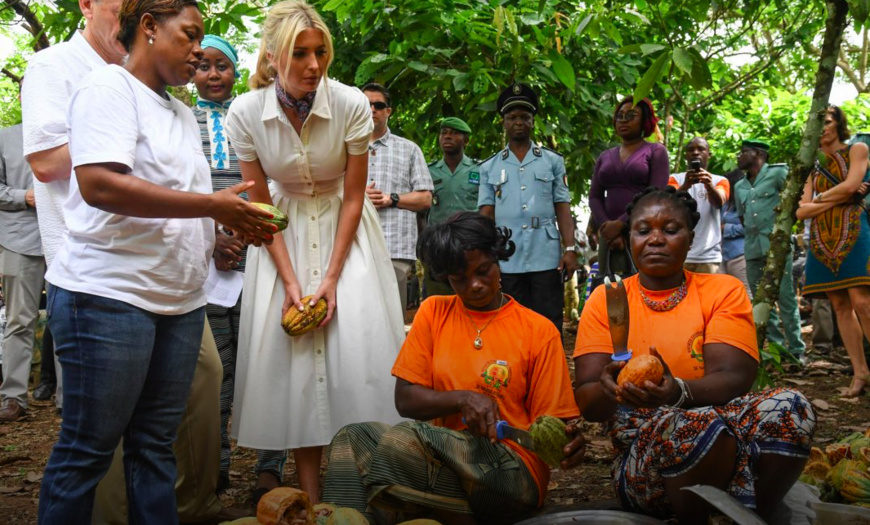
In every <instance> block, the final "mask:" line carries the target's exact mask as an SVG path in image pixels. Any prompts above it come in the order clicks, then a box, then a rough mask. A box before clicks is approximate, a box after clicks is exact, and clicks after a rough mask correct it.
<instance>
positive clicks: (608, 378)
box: [598, 361, 627, 403]
mask: <svg viewBox="0 0 870 525" xmlns="http://www.w3.org/2000/svg"><path fill="white" fill-rule="evenodd" d="M626 362H627V361H610V362H609V363H607V364H606V365H604V370H602V371H601V377H600V378H599V379H598V383H599V384H600V385H601V391H602V392H604V395H605V396H607V397H608V398H609V399H610V400H611V401H615V402H617V403H618V402H619V399H618V398H619V390H618V389H619V387H618V386H617V385H616V376H618V375H619V372H621V371H622V369H623V368H625V363H626Z"/></svg>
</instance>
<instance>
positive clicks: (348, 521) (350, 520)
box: [326, 507, 369, 525]
mask: <svg viewBox="0 0 870 525" xmlns="http://www.w3.org/2000/svg"><path fill="white" fill-rule="evenodd" d="M326 525H369V520H367V519H366V518H365V516H363V515H362V514H360V512H359V511H358V510H356V509H351V508H348V507H341V508H338V509H335V510H334V511H333V512H332V515H331V516H330V517H329V519H328V520H326Z"/></svg>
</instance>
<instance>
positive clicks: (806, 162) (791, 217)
mask: <svg viewBox="0 0 870 525" xmlns="http://www.w3.org/2000/svg"><path fill="white" fill-rule="evenodd" d="M826 7H827V11H828V18H827V20H826V21H825V39H824V43H823V44H822V50H821V56H820V58H819V69H818V71H817V72H816V83H815V87H814V88H813V101H812V106H811V107H810V114H809V116H808V118H807V124H806V126H805V127H804V134H803V138H801V148H800V151H799V152H798V156H797V160H796V161H793V162H792V163H791V165H790V166H789V175H788V178H787V179H786V183H785V188H784V189H783V192H782V200H781V201H780V203H779V206H778V207H777V215H776V223H775V224H774V227H773V233H771V234H770V252H769V253H768V255H767V262H766V264H765V266H764V275H763V277H762V278H761V282H759V284H758V289H757V290H756V292H755V299H754V301H753V302H754V306H753V314H754V316H755V328H756V331H757V332H756V333H757V337H758V347H759V348H761V347H762V346H763V345H764V340H765V335H766V331H767V323H768V321H769V320H770V310H771V308H773V304H774V303H775V302H776V300H777V298H778V296H779V283H780V282H781V280H782V279H783V278H785V279H791V278H792V277H791V276H790V275H785V276H784V275H783V269H784V268H785V263H786V260H787V259H786V257H791V230H792V227H793V226H794V223H795V211H796V210H797V207H798V203H799V200H800V195H801V193H802V191H803V187H804V183H805V182H806V180H807V177H808V176H809V174H810V171H811V170H812V168H813V164H814V163H815V158H816V151H817V150H818V146H819V136H820V135H821V133H822V124H823V121H824V118H825V110H826V108H827V107H828V98H829V97H830V95H831V86H832V85H833V83H834V74H835V73H836V70H837V56H838V55H839V52H840V43H841V42H842V40H843V32H844V30H845V28H846V18H847V17H846V15H847V14H848V10H849V7H848V4H847V3H846V0H829V1H827V2H826Z"/></svg>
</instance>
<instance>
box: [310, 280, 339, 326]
mask: <svg viewBox="0 0 870 525" xmlns="http://www.w3.org/2000/svg"><path fill="white" fill-rule="evenodd" d="M337 285H338V281H337V280H335V279H330V278H326V279H324V280H323V281H321V283H320V286H319V287H318V288H317V291H316V292H314V295H313V296H312V297H311V303H310V304H311V305H312V306H314V305H315V304H317V301H319V300H320V299H323V300H325V301H326V317H325V318H324V319H323V322H322V323H320V325H318V328H323V327H324V326H326V325H327V324H329V321H331V320H332V314H333V313H334V312H335V288H336V286H337Z"/></svg>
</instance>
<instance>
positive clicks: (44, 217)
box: [21, 31, 106, 266]
mask: <svg viewBox="0 0 870 525" xmlns="http://www.w3.org/2000/svg"><path fill="white" fill-rule="evenodd" d="M105 65H106V61H105V60H103V58H102V57H101V56H100V55H98V54H97V52H96V51H94V48H92V47H91V45H90V44H88V41H87V40H85V37H84V36H82V33H81V32H80V31H79V32H76V34H74V35H73V37H72V38H71V39H70V40H69V41H68V42H63V43H60V44H57V45H54V46H51V47H49V48H47V49H44V50H42V51H40V52H39V53H36V54H35V55H33V57H32V58H31V59H30V62H29V63H28V65H27V71H26V73H25V74H24V86H23V88H22V90H21V116H22V120H23V125H24V126H23V127H24V130H23V133H24V155H25V156H26V155H30V154H31V153H36V152H39V151H45V150H49V149H52V148H56V147H58V146H63V145H64V144H66V143H67V142H68V141H69V140H68V138H67V132H66V108H67V105H68V104H69V100H70V97H72V94H73V91H74V90H75V88H76V86H77V85H78V83H79V82H80V81H81V80H82V79H83V78H84V77H85V75H87V74H88V73H90V72H91V71H93V70H94V69H96V68H98V67H103V66H105ZM33 193H34V196H35V197H36V210H37V216H36V217H37V221H38V222H39V235H40V236H41V237H42V251H43V253H44V254H45V262H46V264H47V265H49V266H51V262H52V261H53V260H54V256H55V254H56V253H57V250H58V249H60V246H61V245H62V244H63V238H64V235H65V234H66V225H65V224H64V220H63V210H62V207H63V203H64V201H65V200H66V197H67V195H68V194H69V180H68V179H63V180H58V181H54V182H50V183H48V184H45V183H42V182H39V181H38V180H37V179H36V177H34V178H33Z"/></svg>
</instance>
